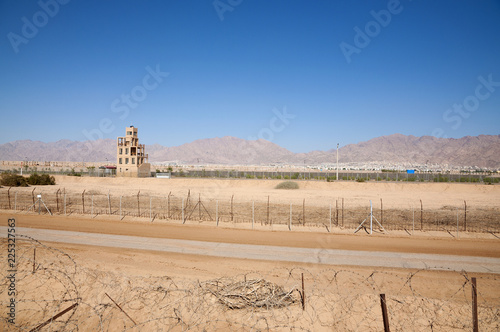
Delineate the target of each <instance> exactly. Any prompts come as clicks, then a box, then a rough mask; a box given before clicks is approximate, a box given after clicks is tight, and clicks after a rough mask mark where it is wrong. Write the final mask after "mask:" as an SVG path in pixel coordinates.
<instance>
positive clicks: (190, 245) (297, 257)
mask: <svg viewBox="0 0 500 332" xmlns="http://www.w3.org/2000/svg"><path fill="white" fill-rule="evenodd" d="M0 233H1V234H2V235H3V236H4V237H6V234H7V227H5V226H0ZM16 234H17V236H18V238H19V236H20V235H26V236H29V237H32V238H35V239H37V240H39V241H49V242H63V243H70V244H84V245H91V246H104V247H114V248H127V249H140V250H153V251H164V252H173V253H181V254H184V253H185V254H192V255H207V256H217V257H231V258H240V259H257V260H271V261H287V262H294V263H316V264H329V265H352V266H372V267H391V268H410V269H424V268H431V269H437V270H451V271H462V270H465V271H468V272H479V273H496V274H500V259H498V258H486V257H471V256H466V257H457V256H452V255H430V254H409V253H405V254H400V253H394V252H381V251H377V252H367V251H357V250H335V249H321V248H293V247H285V246H280V247H276V246H264V245H248V244H235V243H216V242H206V241H192V240H178V239H165V238H150V237H139V236H126V235H110V234H96V233H86V232H71V231H60V230H45V229H36V228H24V227H17V228H16Z"/></svg>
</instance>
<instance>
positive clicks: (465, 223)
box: [464, 200, 467, 232]
mask: <svg viewBox="0 0 500 332" xmlns="http://www.w3.org/2000/svg"><path fill="white" fill-rule="evenodd" d="M464 231H465V232H467V202H466V201H465V200H464Z"/></svg>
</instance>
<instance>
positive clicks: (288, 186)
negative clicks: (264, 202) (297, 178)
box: [274, 181, 299, 189]
mask: <svg viewBox="0 0 500 332" xmlns="http://www.w3.org/2000/svg"><path fill="white" fill-rule="evenodd" d="M274 189H299V185H298V183H297V182H293V181H285V182H281V183H280V184H278V185H277V186H276V187H275V188H274Z"/></svg>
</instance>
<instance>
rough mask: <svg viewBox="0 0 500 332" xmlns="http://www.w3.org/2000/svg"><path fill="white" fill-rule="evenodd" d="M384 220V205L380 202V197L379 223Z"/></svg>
mask: <svg viewBox="0 0 500 332" xmlns="http://www.w3.org/2000/svg"><path fill="white" fill-rule="evenodd" d="M383 222H384V205H383V203H382V198H381V199H380V223H381V224H382V223H383Z"/></svg>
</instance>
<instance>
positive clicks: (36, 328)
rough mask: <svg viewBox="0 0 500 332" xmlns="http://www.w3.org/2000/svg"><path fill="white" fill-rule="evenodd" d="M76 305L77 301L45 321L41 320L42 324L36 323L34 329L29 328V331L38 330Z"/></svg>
mask: <svg viewBox="0 0 500 332" xmlns="http://www.w3.org/2000/svg"><path fill="white" fill-rule="evenodd" d="M77 306H78V303H75V304H73V305H72V306H70V307H68V308H66V309H64V310H63V311H61V312H60V313H58V314H57V315H55V316H53V317H52V318H50V319H47V320H46V321H45V322H43V323H42V324H40V325H38V326H37V327H35V328H34V329H32V330H30V332H35V331H39V330H40V329H41V328H42V327H44V326H46V325H48V324H50V323H52V322H53V321H54V320H56V319H58V318H59V317H61V316H62V315H64V314H65V313H67V312H68V311H70V310H72V309H73V308H76V307H77Z"/></svg>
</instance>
